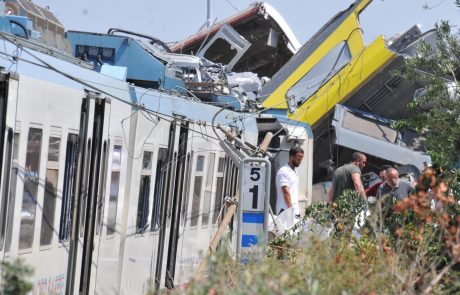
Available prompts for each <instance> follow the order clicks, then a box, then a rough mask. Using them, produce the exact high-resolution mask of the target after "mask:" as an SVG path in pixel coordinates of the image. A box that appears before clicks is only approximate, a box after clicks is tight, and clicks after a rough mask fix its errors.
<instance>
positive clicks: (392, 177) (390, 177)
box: [385, 167, 399, 188]
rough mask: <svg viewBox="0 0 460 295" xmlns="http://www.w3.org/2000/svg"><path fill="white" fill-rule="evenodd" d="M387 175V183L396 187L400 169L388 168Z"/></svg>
mask: <svg viewBox="0 0 460 295" xmlns="http://www.w3.org/2000/svg"><path fill="white" fill-rule="evenodd" d="M385 176H386V181H387V183H388V184H389V185H390V186H391V187H393V188H395V187H396V185H397V184H398V177H399V174H398V170H396V169H395V168H393V167H392V168H388V169H387V170H386V173H385Z"/></svg>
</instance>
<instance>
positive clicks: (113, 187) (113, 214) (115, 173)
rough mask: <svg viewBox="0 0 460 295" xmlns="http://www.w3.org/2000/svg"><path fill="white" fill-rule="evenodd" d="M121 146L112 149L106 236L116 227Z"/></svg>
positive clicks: (113, 231)
mask: <svg viewBox="0 0 460 295" xmlns="http://www.w3.org/2000/svg"><path fill="white" fill-rule="evenodd" d="M120 170H121V146H119V145H116V146H114V147H113V152H112V175H111V177H110V196H109V211H108V214H107V235H112V234H113V233H115V229H116V225H117V207H118V191H119V187H120Z"/></svg>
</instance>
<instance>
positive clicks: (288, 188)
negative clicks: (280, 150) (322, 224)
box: [276, 146, 304, 218]
mask: <svg viewBox="0 0 460 295" xmlns="http://www.w3.org/2000/svg"><path fill="white" fill-rule="evenodd" d="M303 156H304V151H303V149H302V148H301V147H299V146H294V147H292V148H291V149H290V150H289V160H288V162H287V164H286V165H284V166H283V167H281V168H280V169H279V170H278V173H276V190H277V192H276V193H277V197H276V212H277V213H278V214H280V213H281V212H283V211H284V210H286V209H288V208H291V207H293V209H294V212H295V215H296V217H298V218H300V210H299V176H298V175H297V171H296V168H297V167H299V165H300V163H302V160H303Z"/></svg>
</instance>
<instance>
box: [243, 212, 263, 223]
mask: <svg viewBox="0 0 460 295" xmlns="http://www.w3.org/2000/svg"><path fill="white" fill-rule="evenodd" d="M264 215H265V214H264V213H263V212H243V223H259V224H263V223H264Z"/></svg>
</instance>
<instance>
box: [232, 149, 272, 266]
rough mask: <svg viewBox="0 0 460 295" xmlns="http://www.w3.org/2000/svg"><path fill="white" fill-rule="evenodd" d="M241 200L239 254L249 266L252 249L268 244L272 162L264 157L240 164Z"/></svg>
mask: <svg viewBox="0 0 460 295" xmlns="http://www.w3.org/2000/svg"><path fill="white" fill-rule="evenodd" d="M240 165H241V166H240V177H241V179H240V185H241V186H240V201H239V206H238V238H237V247H236V254H237V257H239V258H240V260H241V261H242V262H243V263H245V262H247V261H248V259H249V258H250V256H251V251H250V249H251V247H254V246H259V245H265V244H266V243H267V237H268V234H267V226H268V214H269V209H268V208H269V196H270V175H271V163H270V161H269V160H268V159H264V158H252V157H251V158H245V159H242V161H241V162H240Z"/></svg>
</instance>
